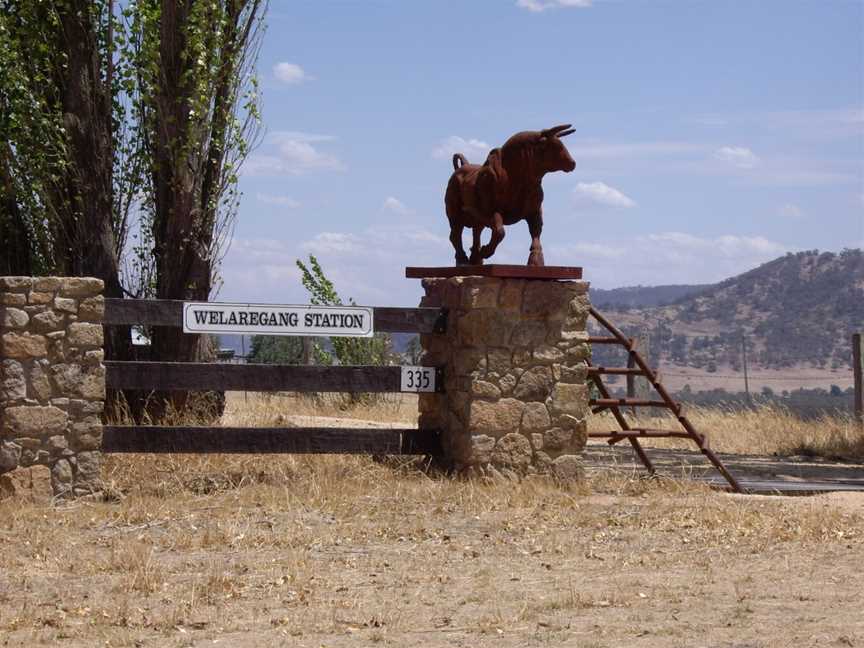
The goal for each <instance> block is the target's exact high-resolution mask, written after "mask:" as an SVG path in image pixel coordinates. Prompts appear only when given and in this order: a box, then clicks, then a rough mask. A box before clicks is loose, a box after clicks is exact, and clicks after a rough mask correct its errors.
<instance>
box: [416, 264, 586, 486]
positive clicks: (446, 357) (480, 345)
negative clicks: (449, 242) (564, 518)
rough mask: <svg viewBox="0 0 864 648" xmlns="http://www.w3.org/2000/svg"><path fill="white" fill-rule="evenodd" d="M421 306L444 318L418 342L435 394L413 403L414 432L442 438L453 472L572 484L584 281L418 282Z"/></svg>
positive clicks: (579, 423)
mask: <svg viewBox="0 0 864 648" xmlns="http://www.w3.org/2000/svg"><path fill="white" fill-rule="evenodd" d="M423 287H424V289H425V291H426V295H425V297H424V298H423V300H422V302H421V305H422V306H436V307H445V308H447V309H449V315H448V322H447V332H446V334H445V335H423V336H421V345H422V347H423V353H424V357H423V360H422V364H424V365H427V366H430V365H435V366H441V367H443V368H444V376H445V379H444V383H445V393H443V394H423V395H421V398H420V413H421V415H420V424H421V427H429V428H431V427H437V428H439V429H441V430H442V442H443V446H444V452H445V456H446V457H447V458H448V459H449V461H450V462H451V463H452V466H453V467H454V468H455V469H456V470H458V471H466V472H469V473H471V472H474V473H478V472H479V473H489V472H492V473H493V474H494V473H495V472H496V471H497V472H501V473H503V474H505V475H508V476H511V477H513V476H517V475H524V474H528V473H536V472H542V473H552V474H554V475H556V476H558V477H560V478H562V479H574V478H578V477H580V476H581V473H582V470H581V462H580V460H579V458H578V456H577V455H578V453H579V452H580V451H581V450H582V448H583V447H584V446H585V441H586V439H587V426H586V416H587V415H588V413H589V407H588V399H589V394H588V387H587V384H586V378H587V365H586V362H585V361H586V360H587V359H588V358H589V354H590V348H589V345H588V334H587V332H586V319H587V316H588V309H589V302H588V284H587V282H584V281H550V280H526V279H509V278H508V279H501V278H493V277H453V278H449V279H424V280H423Z"/></svg>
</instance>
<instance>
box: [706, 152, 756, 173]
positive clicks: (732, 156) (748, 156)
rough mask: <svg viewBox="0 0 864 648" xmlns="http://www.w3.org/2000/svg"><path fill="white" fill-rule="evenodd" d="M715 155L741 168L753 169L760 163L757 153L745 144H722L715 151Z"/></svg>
mask: <svg viewBox="0 0 864 648" xmlns="http://www.w3.org/2000/svg"><path fill="white" fill-rule="evenodd" d="M714 157H715V158H716V159H718V160H722V161H723V162H728V163H729V164H731V165H732V166H735V167H738V168H739V169H752V168H753V167H755V166H756V165H757V164H759V158H758V157H756V154H755V153H753V151H751V150H750V149H749V148H746V147H744V146H721V147H720V148H719V149H717V150H716V151H714Z"/></svg>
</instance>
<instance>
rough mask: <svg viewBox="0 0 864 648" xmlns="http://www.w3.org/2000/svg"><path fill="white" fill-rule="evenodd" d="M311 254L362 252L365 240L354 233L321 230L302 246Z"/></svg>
mask: <svg viewBox="0 0 864 648" xmlns="http://www.w3.org/2000/svg"><path fill="white" fill-rule="evenodd" d="M301 248H302V249H303V250H305V251H306V252H309V253H311V254H358V253H360V254H362V253H364V252H365V248H364V246H363V241H362V240H361V239H360V238H359V237H358V236H356V235H354V234H346V233H345V232H321V233H320V234H316V235H315V237H314V238H313V239H312V240H311V241H306V242H305V243H303V245H302V246H301Z"/></svg>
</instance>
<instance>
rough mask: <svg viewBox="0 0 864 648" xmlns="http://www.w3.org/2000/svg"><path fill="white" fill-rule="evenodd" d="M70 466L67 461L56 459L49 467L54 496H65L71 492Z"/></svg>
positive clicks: (71, 473) (71, 474)
mask: <svg viewBox="0 0 864 648" xmlns="http://www.w3.org/2000/svg"><path fill="white" fill-rule="evenodd" d="M72 476H73V472H72V464H71V463H70V461H69V460H68V459H58V460H57V461H55V462H54V465H53V466H51V488H52V490H53V491H54V494H55V495H65V494H68V493H70V492H71V491H72Z"/></svg>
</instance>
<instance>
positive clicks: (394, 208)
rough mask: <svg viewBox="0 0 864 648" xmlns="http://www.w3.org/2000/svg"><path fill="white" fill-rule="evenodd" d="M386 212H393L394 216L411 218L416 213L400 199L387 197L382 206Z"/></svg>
mask: <svg viewBox="0 0 864 648" xmlns="http://www.w3.org/2000/svg"><path fill="white" fill-rule="evenodd" d="M381 208H382V209H383V210H384V211H389V212H393V213H394V214H399V215H400V216H409V215H410V214H413V213H414V210H413V209H410V208H409V207H407V206H406V205H405V203H403V202H402V201H401V200H399V199H398V198H395V197H393V196H387V198H385V199H384V204H383V205H382V206H381Z"/></svg>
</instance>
